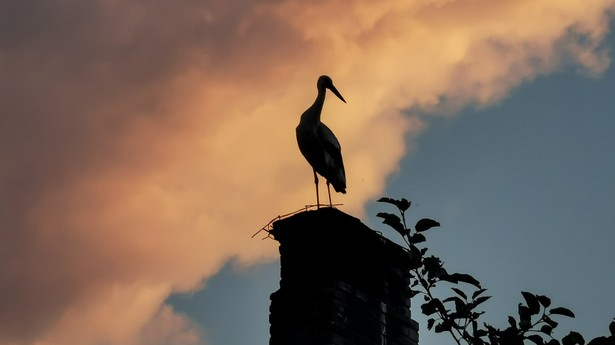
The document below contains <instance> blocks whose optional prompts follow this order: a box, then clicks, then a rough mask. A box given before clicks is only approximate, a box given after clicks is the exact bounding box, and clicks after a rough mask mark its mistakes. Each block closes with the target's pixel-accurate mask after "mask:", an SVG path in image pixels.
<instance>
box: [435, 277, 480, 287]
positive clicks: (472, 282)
mask: <svg viewBox="0 0 615 345" xmlns="http://www.w3.org/2000/svg"><path fill="white" fill-rule="evenodd" d="M440 280H444V281H447V282H450V283H454V284H459V283H460V282H461V283H466V284H470V285H474V286H476V287H477V288H479V289H480V282H479V281H478V280H476V279H474V277H472V276H471V275H469V274H463V273H453V274H445V275H442V276H441V277H440Z"/></svg>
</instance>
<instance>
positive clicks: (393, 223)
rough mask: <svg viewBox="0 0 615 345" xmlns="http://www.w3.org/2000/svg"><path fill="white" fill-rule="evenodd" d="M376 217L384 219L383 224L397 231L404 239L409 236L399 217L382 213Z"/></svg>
mask: <svg viewBox="0 0 615 345" xmlns="http://www.w3.org/2000/svg"><path fill="white" fill-rule="evenodd" d="M376 217H380V218H383V220H382V222H383V223H384V224H386V225H388V226H390V227H392V228H393V229H395V231H397V232H399V234H400V235H401V236H402V237H404V236H406V235H407V234H408V231H407V230H406V229H405V228H404V226H403V225H402V223H401V219H400V218H399V217H398V216H397V215H394V214H391V213H386V212H380V213H378V214H377V215H376Z"/></svg>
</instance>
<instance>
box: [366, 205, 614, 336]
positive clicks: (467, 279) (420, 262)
mask: <svg viewBox="0 0 615 345" xmlns="http://www.w3.org/2000/svg"><path fill="white" fill-rule="evenodd" d="M378 201H379V202H383V203H387V204H391V205H393V206H395V207H396V208H397V211H398V212H399V216H397V215H396V214H392V213H382V212H381V213H378V214H377V216H378V217H381V218H383V223H384V224H387V225H388V226H390V227H391V228H393V229H394V230H395V231H397V232H398V233H399V234H400V235H401V236H402V238H403V240H404V241H405V242H406V244H407V245H408V257H409V259H410V260H409V261H410V263H411V264H410V275H411V281H412V283H411V297H416V296H419V295H422V296H423V304H422V305H421V311H422V313H423V314H425V315H427V316H429V317H430V318H429V319H428V320H427V329H429V330H433V331H434V332H436V333H442V332H448V333H450V335H451V336H452V337H453V339H454V340H455V342H456V343H457V344H459V345H461V344H468V345H524V344H535V345H585V340H584V339H583V336H582V335H581V334H579V333H578V332H574V331H572V332H570V333H568V334H567V335H566V336H564V337H563V338H562V339H561V341H560V340H557V339H556V338H554V337H553V335H552V334H553V330H554V329H555V328H556V327H557V326H558V323H557V322H556V321H554V320H553V318H552V317H554V316H555V317H561V316H565V317H572V318H574V313H573V312H572V311H571V310H570V309H567V308H564V307H553V308H550V307H551V299H550V298H548V297H546V296H543V295H535V294H533V293H531V292H527V291H522V292H521V295H522V296H523V299H524V302H525V303H519V305H518V308H517V315H516V316H508V325H509V326H508V327H507V328H505V329H502V330H501V329H497V328H495V327H493V326H491V325H488V324H486V323H482V324H481V323H479V318H480V317H481V316H482V315H483V314H484V312H483V311H480V310H478V309H479V306H480V305H481V304H482V303H484V302H486V301H487V300H489V298H491V296H485V295H483V294H484V293H485V292H486V291H487V290H486V289H484V288H482V287H481V284H480V282H479V281H478V280H476V279H475V278H474V277H472V276H471V275H469V274H465V273H448V272H447V270H446V269H445V268H444V263H443V262H442V260H440V258H438V257H436V256H434V255H429V256H427V255H426V254H427V251H428V249H427V248H419V247H417V246H416V245H417V244H419V243H424V242H426V241H427V238H426V237H425V235H424V234H423V233H424V232H426V231H428V230H430V229H433V228H435V227H439V226H440V223H438V222H437V221H435V220H433V219H429V218H423V219H421V220H419V221H418V222H417V223H416V224H415V226H414V229H412V228H409V227H408V226H407V225H406V215H405V212H406V211H407V210H408V209H409V208H410V205H411V202H410V201H408V200H406V199H401V200H396V199H391V198H380V199H379V200H378ZM440 283H448V284H453V285H460V284H461V283H463V285H460V286H459V287H456V286H453V287H451V291H452V292H453V294H452V295H451V296H448V297H445V298H438V297H436V296H434V288H435V287H436V285H438V284H440ZM461 287H463V289H462V288H461ZM609 332H610V335H609V336H604V337H597V338H594V339H592V340H591V341H590V342H588V343H587V345H614V344H615V319H613V322H611V324H610V325H609Z"/></svg>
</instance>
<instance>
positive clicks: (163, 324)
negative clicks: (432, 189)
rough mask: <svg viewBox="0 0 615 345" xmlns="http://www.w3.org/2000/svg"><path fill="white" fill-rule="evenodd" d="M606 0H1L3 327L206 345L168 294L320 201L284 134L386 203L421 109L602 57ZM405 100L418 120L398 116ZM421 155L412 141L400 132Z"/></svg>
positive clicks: (262, 247)
mask: <svg viewBox="0 0 615 345" xmlns="http://www.w3.org/2000/svg"><path fill="white" fill-rule="evenodd" d="M613 8H614V2H613V1H608V0H602V1H600V0H596V1H592V2H591V3H583V4H580V3H579V2H577V1H572V0H571V1H562V0H557V1H556V0H552V1H549V0H543V1H535V0H532V1H530V0H527V1H524V0H517V1H512V0H511V1H498V2H494V1H488V0H465V1H461V0H458V1H443V0H422V1H402V0H399V1H396V0H387V1H380V2H373V1H360V0H353V1H340V0H337V1H335V0H328V1H324V0H319V1H310V2H302V1H295V0H267V1H249V0H232V1H226V2H223V1H205V2H203V1H196V0H182V1H176V2H156V3H152V2H149V1H138V0H132V1H114V0H105V1H102V0H101V1H90V2H74V1H68V0H61V1H55V2H54V3H53V4H51V3H44V2H39V1H32V0H30V1H5V2H3V3H2V4H0V74H1V75H2V79H1V81H0V108H1V109H2V112H1V113H0V120H1V121H2V126H1V127H0V128H1V129H0V191H1V192H2V193H1V195H2V198H1V199H0V213H1V217H0V219H1V222H2V223H1V224H0V305H2V306H3V307H2V309H1V310H0V342H1V343H3V344H19V345H21V344H49V345H55V344H65V343H68V342H70V343H74V342H75V341H76V343H80V344H98V343H112V344H120V345H122V344H126V345H134V344H141V343H149V340H148V339H150V340H151V339H153V338H156V339H166V340H167V341H168V344H181V345H183V344H195V343H197V342H199V341H201V340H199V339H200V338H199V337H200V335H199V334H200V333H199V332H200V331H199V330H197V328H196V326H195V325H193V324H191V323H190V321H189V320H186V319H185V318H184V317H182V316H181V315H178V314H175V313H174V312H173V310H172V309H171V308H170V307H169V306H165V305H163V301H164V300H165V298H166V296H168V294H169V293H171V292H172V291H187V290H190V289H194V288H197V287H199V286H200V284H201V283H202V281H203V279H206V278H207V277H209V276H211V275H213V274H215V273H216V272H217V271H218V270H219V269H220V267H221V265H222V264H223V263H224V262H225V261H226V260H228V259H229V258H231V257H236V258H238V259H239V260H240V261H241V262H243V263H245V264H250V263H255V262H262V261H266V260H271V259H273V258H275V257H276V255H277V250H276V248H275V244H274V243H273V242H272V241H255V240H252V239H251V238H250V235H252V233H254V232H255V231H256V230H258V228H259V227H260V226H262V225H263V224H264V223H266V222H267V221H269V219H270V218H272V217H273V216H275V215H277V214H280V213H285V212H287V211H293V210H295V209H298V208H300V207H302V206H303V205H305V204H308V203H313V202H314V195H313V194H314V191H313V185H312V182H311V181H312V177H311V174H312V172H311V169H310V168H309V167H308V165H307V163H306V162H305V161H304V160H303V157H301V155H300V154H299V152H298V149H297V147H296V143H295V138H294V128H295V126H296V124H297V123H298V118H299V115H300V114H301V113H302V112H303V110H305V109H306V108H307V107H308V106H309V105H310V104H311V102H312V101H313V98H314V97H315V95H316V89H315V82H316V78H317V77H318V76H319V75H320V74H324V73H326V74H329V75H331V76H332V77H333V80H334V82H335V83H336V85H337V87H338V89H339V90H340V91H341V92H342V94H343V95H344V97H345V98H346V100H347V101H348V104H343V103H341V102H339V101H337V100H336V99H335V98H332V97H329V98H327V102H326V105H325V111H324V115H323V121H326V122H327V123H328V124H329V126H330V127H331V128H332V129H333V130H334V131H335V132H336V133H337V135H338V137H339V138H340V141H341V142H342V146H343V154H344V158H345V162H346V166H347V175H348V194H347V195H344V196H342V195H335V196H334V200H335V201H336V202H342V203H344V204H345V205H344V206H343V207H342V208H343V209H344V210H345V211H347V212H351V213H353V214H357V215H361V214H362V205H363V204H364V203H365V202H366V201H367V200H372V199H373V198H375V197H377V196H379V193H380V192H381V191H382V189H383V187H384V185H385V182H386V178H387V176H388V175H389V174H391V173H392V172H394V171H395V170H396V169H397V168H398V162H399V161H400V159H401V157H402V156H403V155H404V154H405V153H406V150H407V149H408V147H407V145H406V142H405V139H406V138H408V137H410V138H411V137H412V136H413V135H416V134H418V133H420V132H421V131H422V130H423V128H424V126H425V124H424V121H425V120H424V118H421V117H417V116H415V115H412V116H408V115H407V114H408V113H410V114H417V113H429V112H434V111H442V110H447V111H449V112H451V111H454V110H455V109H457V108H458V107H460V106H463V105H467V104H478V105H480V106H484V105H488V104H492V103H493V102H497V101H498V100H499V99H501V98H502V97H505V96H506V94H507V92H508V91H509V90H510V89H511V88H513V87H515V86H517V85H519V84H520V83H522V82H524V81H528V80H531V79H533V78H535V77H536V76H538V75H540V74H545V73H549V72H553V71H555V70H557V69H559V68H563V67H566V66H577V67H578V68H580V69H582V70H584V71H586V72H587V73H589V74H592V75H599V74H600V73H601V72H602V71H603V70H604V69H606V68H607V67H608V64H609V61H610V60H609V56H608V51H607V50H606V48H605V47H603V46H602V44H601V43H602V41H603V39H604V36H605V35H606V34H607V32H608V24H609V20H610V18H611V17H610V16H611V14H612V10H613ZM405 114H406V115H405ZM410 148H411V143H410Z"/></svg>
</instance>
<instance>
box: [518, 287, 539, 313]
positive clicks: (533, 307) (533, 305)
mask: <svg viewBox="0 0 615 345" xmlns="http://www.w3.org/2000/svg"><path fill="white" fill-rule="evenodd" d="M521 294H522V295H523V298H524V299H525V302H526V303H527V306H528V308H529V310H530V315H537V314H538V313H539V312H540V304H539V302H538V297H536V295H534V294H533V293H530V292H527V291H521Z"/></svg>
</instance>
